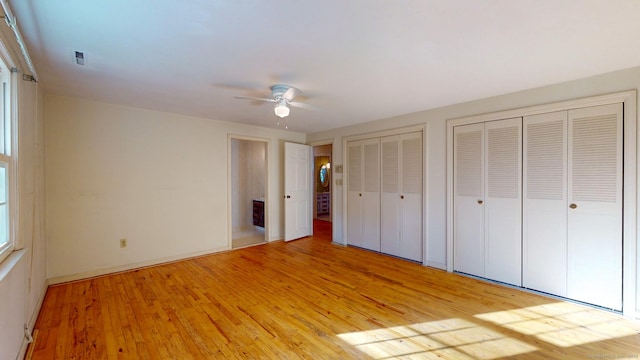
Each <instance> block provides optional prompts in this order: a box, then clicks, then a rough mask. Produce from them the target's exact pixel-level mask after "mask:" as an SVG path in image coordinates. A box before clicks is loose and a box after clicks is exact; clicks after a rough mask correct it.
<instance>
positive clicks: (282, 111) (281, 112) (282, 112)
mask: <svg viewBox="0 0 640 360" xmlns="http://www.w3.org/2000/svg"><path fill="white" fill-rule="evenodd" d="M289 111H290V109H289V108H288V107H287V102H286V100H282V101H281V102H279V103H278V105H276V107H275V108H274V109H273V112H275V114H276V115H277V116H279V117H281V118H285V117H287V116H289Z"/></svg>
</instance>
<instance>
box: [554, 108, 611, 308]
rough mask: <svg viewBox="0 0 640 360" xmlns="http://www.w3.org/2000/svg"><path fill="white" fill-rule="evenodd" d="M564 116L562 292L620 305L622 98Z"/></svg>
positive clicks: (589, 300) (591, 301) (596, 302)
mask: <svg viewBox="0 0 640 360" xmlns="http://www.w3.org/2000/svg"><path fill="white" fill-rule="evenodd" d="M568 120H569V121H568V132H569V137H568V141H569V144H568V145H569V147H568V149H569V153H568V158H569V159H568V160H569V167H568V180H569V181H568V196H569V199H568V200H569V206H568V216H567V219H568V232H567V235H568V241H567V254H568V256H567V260H568V267H567V296H568V297H569V298H572V299H575V300H580V301H584V302H588V303H591V304H595V305H599V306H603V307H606V308H611V309H616V310H622V104H613V105H606V106H597V107H590V108H584V109H578V110H570V111H569V114H568Z"/></svg>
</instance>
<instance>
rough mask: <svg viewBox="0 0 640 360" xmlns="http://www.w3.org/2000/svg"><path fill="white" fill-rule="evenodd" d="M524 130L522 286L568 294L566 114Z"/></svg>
mask: <svg viewBox="0 0 640 360" xmlns="http://www.w3.org/2000/svg"><path fill="white" fill-rule="evenodd" d="M523 127H524V130H523V131H524V144H523V150H524V157H523V162H524V169H523V179H524V184H523V195H524V199H523V218H522V219H523V222H522V227H523V229H522V230H523V232H522V233H523V251H522V259H523V266H522V286H524V287H526V288H529V289H535V290H539V291H543V292H547V293H550V294H555V295H559V296H567V112H566V111H561V112H556V113H548V114H541V115H535V116H526V117H525V118H524V120H523Z"/></svg>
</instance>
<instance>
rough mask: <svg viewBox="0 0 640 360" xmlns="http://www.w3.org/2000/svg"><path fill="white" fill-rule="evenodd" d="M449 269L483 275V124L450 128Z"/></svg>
mask: <svg viewBox="0 0 640 360" xmlns="http://www.w3.org/2000/svg"><path fill="white" fill-rule="evenodd" d="M453 136H454V153H453V172H454V174H453V191H454V204H453V211H454V216H453V222H454V224H453V239H454V241H453V257H454V258H453V268H454V270H456V271H460V272H464V273H467V274H472V275H476V276H485V271H484V236H483V235H484V186H483V179H484V124H471V125H464V126H456V127H455V128H454V129H453Z"/></svg>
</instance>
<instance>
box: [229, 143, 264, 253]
mask: <svg viewBox="0 0 640 360" xmlns="http://www.w3.org/2000/svg"><path fill="white" fill-rule="evenodd" d="M231 140H246V141H257V142H262V143H264V144H265V153H264V162H265V164H264V168H265V170H266V173H265V182H264V187H265V190H264V236H265V239H264V240H265V242H269V241H270V239H271V226H270V224H269V191H270V189H271V187H270V185H269V179H270V178H271V168H270V166H269V154H270V153H271V139H269V138H263V137H256V136H248V135H240V134H232V133H228V134H227V250H230V249H232V248H233V212H232V207H231V206H232V202H233V199H232V195H233V192H232V191H233V190H232V187H231V186H232V179H231V168H232V166H233V163H232V159H231Z"/></svg>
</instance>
